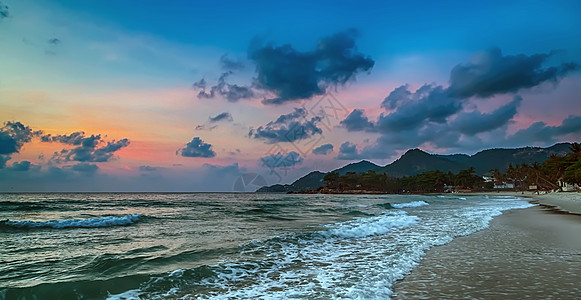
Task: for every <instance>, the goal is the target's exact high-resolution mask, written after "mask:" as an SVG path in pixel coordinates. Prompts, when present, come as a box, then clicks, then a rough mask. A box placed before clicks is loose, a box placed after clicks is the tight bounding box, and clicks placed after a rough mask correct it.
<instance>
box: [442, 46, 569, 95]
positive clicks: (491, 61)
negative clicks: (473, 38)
mask: <svg viewBox="0 0 581 300" xmlns="http://www.w3.org/2000/svg"><path fill="white" fill-rule="evenodd" d="M553 53H554V52H553ZM553 53H549V54H533V55H530V56H527V55H525V54H518V55H505V56H503V55H502V51H501V50H500V49H499V48H493V49H490V50H488V51H484V52H482V53H480V54H479V55H478V56H477V57H476V58H475V59H474V60H473V61H472V62H469V63H466V64H459V65H457V66H455V67H454V68H453V69H452V72H451V73H450V88H449V89H450V92H451V93H452V94H453V95H455V96H456V97H460V98H468V97H471V96H477V97H482V98H486V97H491V96H494V95H497V94H506V93H515V92H517V91H519V90H521V89H526V88H531V87H534V86H537V85H539V84H541V83H543V82H555V83H556V82H558V81H559V79H561V78H562V77H564V76H565V75H567V74H568V73H569V72H571V71H574V70H578V69H579V64H576V63H572V62H569V63H563V64H561V65H558V66H551V67H546V68H545V67H543V64H544V63H545V62H546V61H547V59H548V58H550V57H551V56H552V55H553Z"/></svg>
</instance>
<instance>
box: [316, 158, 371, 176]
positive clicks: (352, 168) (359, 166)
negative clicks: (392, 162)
mask: <svg viewBox="0 0 581 300" xmlns="http://www.w3.org/2000/svg"><path fill="white" fill-rule="evenodd" d="M378 168H380V166H378V165H376V164H374V163H372V162H370V161H367V160H362V161H360V162H356V163H351V164H348V165H346V166H344V167H341V168H339V169H336V170H333V171H331V172H337V173H339V175H345V174H347V173H348V172H355V173H361V172H367V171H369V170H375V169H378ZM323 176H324V175H323Z"/></svg>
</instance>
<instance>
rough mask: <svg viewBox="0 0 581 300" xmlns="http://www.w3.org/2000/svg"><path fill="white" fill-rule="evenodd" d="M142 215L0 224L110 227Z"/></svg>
mask: <svg viewBox="0 0 581 300" xmlns="http://www.w3.org/2000/svg"><path fill="white" fill-rule="evenodd" d="M141 217H142V216H141V215H140V214H133V215H124V216H120V217H119V216H109V217H102V218H92V219H86V220H78V219H69V220H60V221H56V220H55V221H45V222H34V221H10V220H6V221H0V225H4V226H8V227H13V228H54V229H63V228H96V227H112V226H126V225H131V224H133V223H135V222H137V221H139V219H140V218H141Z"/></svg>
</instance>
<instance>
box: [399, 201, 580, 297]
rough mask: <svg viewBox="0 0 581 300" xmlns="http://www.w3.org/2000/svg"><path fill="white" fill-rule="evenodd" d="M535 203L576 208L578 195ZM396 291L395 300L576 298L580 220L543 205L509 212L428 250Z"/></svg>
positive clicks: (578, 278) (573, 209)
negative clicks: (482, 227) (467, 233)
mask: <svg viewBox="0 0 581 300" xmlns="http://www.w3.org/2000/svg"><path fill="white" fill-rule="evenodd" d="M513 195H516V194H514V193H513ZM534 200H536V201H539V202H540V203H547V205H555V204H557V205H558V206H560V207H561V208H562V209H570V210H572V211H576V210H577V209H579V208H580V207H579V203H578V200H579V194H577V193H554V194H548V195H541V196H536V195H535V196H534ZM549 203H550V204H549ZM394 291H395V292H396V293H397V296H395V297H394V299H507V298H510V299H525V298H526V299H580V298H581V217H580V216H577V215H569V214H556V213H554V211H553V210H551V209H549V208H547V207H543V206H535V207H531V208H527V209H520V210H513V211H507V212H505V213H504V214H503V215H501V216H499V217H497V218H495V219H494V220H492V222H491V226H490V227H489V228H488V229H486V230H483V231H480V232H477V233H474V234H472V235H470V236H467V237H461V238H457V239H455V240H454V241H452V242H451V243H449V244H446V245H443V246H439V247H435V248H432V249H431V250H429V251H428V253H427V254H426V257H425V258H424V260H422V262H421V264H420V266H419V267H418V268H416V269H414V270H413V271H412V272H411V274H409V275H408V276H406V278H405V279H404V280H402V281H400V282H398V283H396V285H395V286H394Z"/></svg>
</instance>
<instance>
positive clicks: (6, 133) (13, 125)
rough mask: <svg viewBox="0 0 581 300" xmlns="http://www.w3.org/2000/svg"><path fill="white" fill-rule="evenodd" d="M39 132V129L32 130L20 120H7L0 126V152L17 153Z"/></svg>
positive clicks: (39, 133) (38, 134)
mask: <svg viewBox="0 0 581 300" xmlns="http://www.w3.org/2000/svg"><path fill="white" fill-rule="evenodd" d="M41 134H42V132H41V131H34V130H32V128H30V127H29V126H26V125H24V124H22V123H20V122H11V121H8V122H6V123H4V126H3V127H2V128H0V154H12V153H17V152H19V151H20V149H21V148H22V146H23V145H24V144H25V143H29V142H30V141H31V140H32V138H33V137H37V136H40V135H41Z"/></svg>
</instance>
